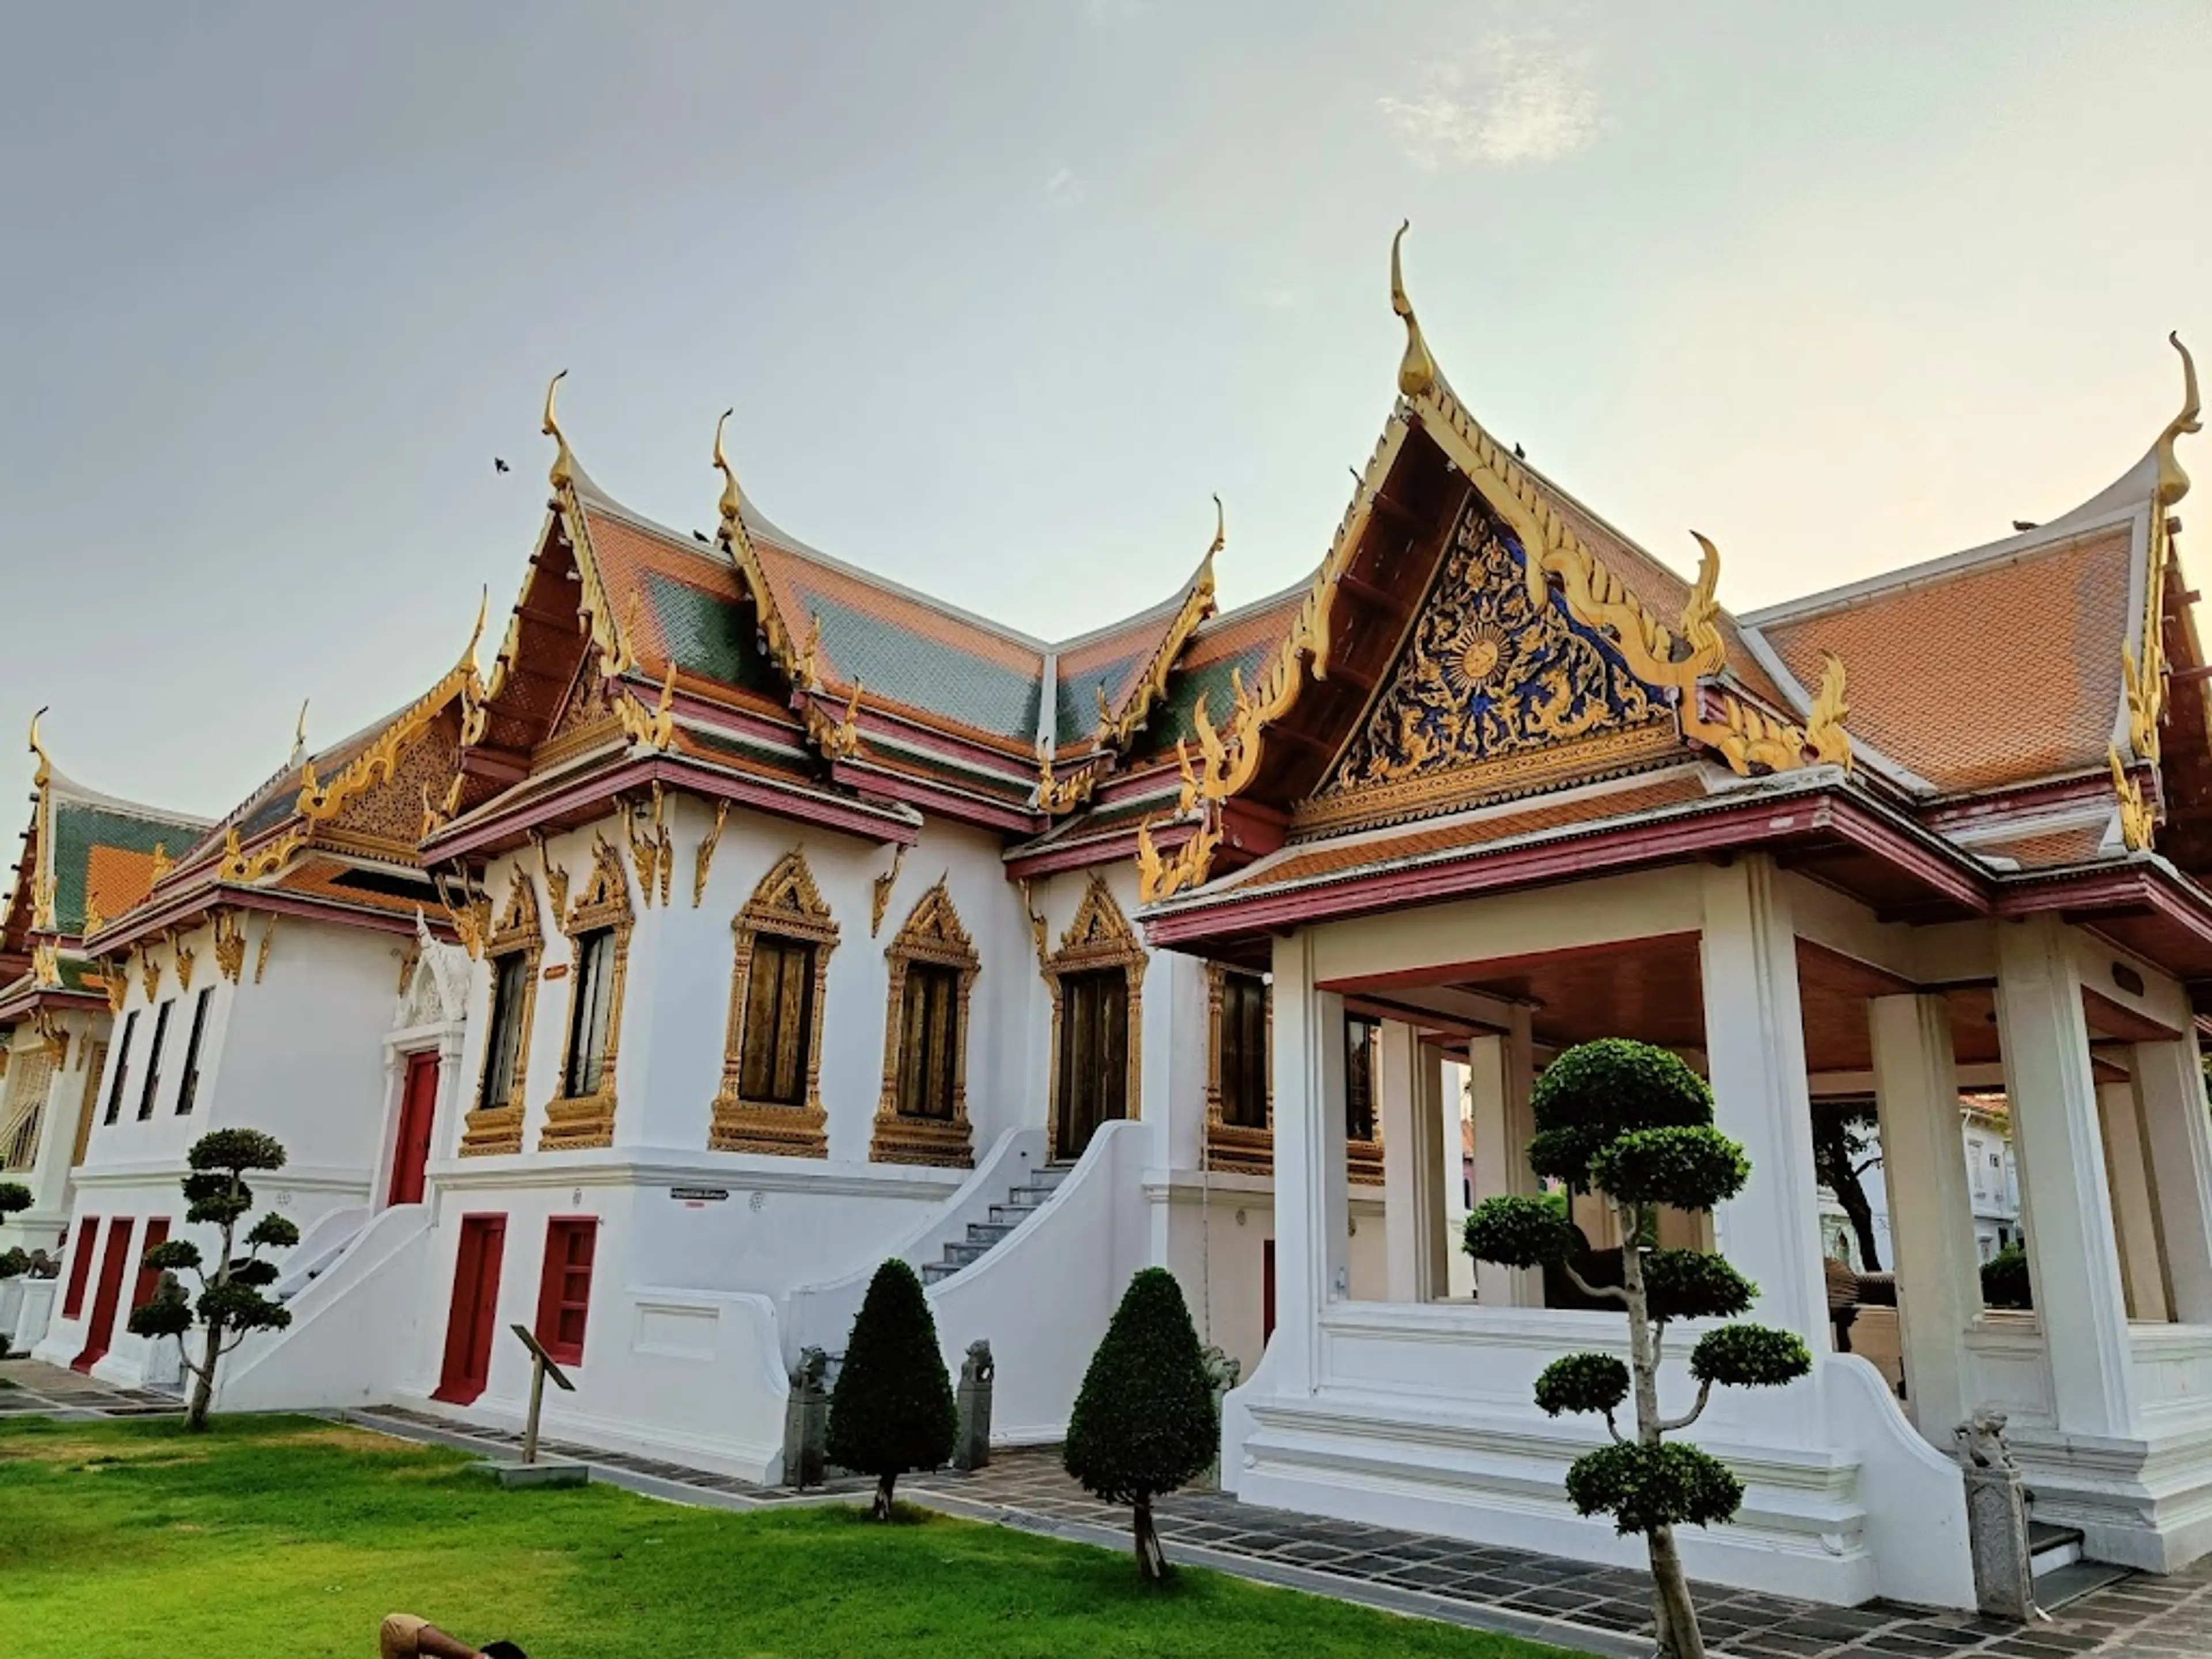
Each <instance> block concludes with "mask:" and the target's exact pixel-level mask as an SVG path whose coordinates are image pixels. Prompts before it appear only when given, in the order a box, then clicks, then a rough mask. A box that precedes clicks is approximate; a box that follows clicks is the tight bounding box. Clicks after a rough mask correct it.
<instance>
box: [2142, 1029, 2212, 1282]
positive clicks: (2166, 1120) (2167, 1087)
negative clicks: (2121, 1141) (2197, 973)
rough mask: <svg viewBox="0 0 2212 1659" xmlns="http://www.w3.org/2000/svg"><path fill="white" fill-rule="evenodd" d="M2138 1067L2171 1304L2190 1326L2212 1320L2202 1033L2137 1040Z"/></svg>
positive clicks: (2211, 1203)
mask: <svg viewBox="0 0 2212 1659" xmlns="http://www.w3.org/2000/svg"><path fill="white" fill-rule="evenodd" d="M2135 1073H2136V1089H2137V1090H2138V1091H2140V1092H2141V1096H2142V1133H2143V1149H2144V1151H2145V1152H2146V1153H2147V1154H2148V1158H2149V1160H2150V1170H2151V1182H2152V1185H2153V1188H2154V1190H2155V1191H2156V1193H2157V1194H2158V1222H2159V1230H2160V1239H2161V1241H2162V1242H2163V1243H2164V1245H2165V1247H2166V1249H2165V1255H2166V1289H2167V1292H2168V1295H2169V1297H2170V1304H2169V1305H2170V1307H2171V1310H2172V1316H2173V1317H2174V1318H2175V1319H2177V1320H2179V1321H2180V1322H2182V1323H2183V1324H2185V1325H2212V1120H2208V1118H2207V1115H2206V1110H2205V1101H2204V1067H2203V1055H2202V1054H2200V1053H2199V1051H2198V1048H2197V1035H2196V1033H2195V1032H2193V1031H2191V1032H2188V1033H2185V1035H2184V1036H2182V1038H2181V1040H2180V1041H2179V1042H2139V1043H2137V1044H2136V1051H2135Z"/></svg>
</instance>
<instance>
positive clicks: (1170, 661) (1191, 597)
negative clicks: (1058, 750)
mask: <svg viewBox="0 0 2212 1659" xmlns="http://www.w3.org/2000/svg"><path fill="white" fill-rule="evenodd" d="M1228 540H1229V532H1228V520H1227V515H1226V514H1225V513H1224V511H1223V509H1222V506H1221V497H1220V496H1218V495H1216V496H1215V497H1214V498H1213V541H1212V544H1211V545H1210V546H1208V547H1207V548H1206V556H1205V557H1204V558H1203V559H1201V560H1200V561H1199V565H1198V574H1196V575H1194V576H1193V577H1192V578H1191V582H1190V588H1189V591H1188V592H1187V593H1186V594H1185V595H1184V596H1183V602H1182V609H1181V610H1179V611H1176V615H1175V620H1174V621H1172V622H1170V623H1169V624H1168V628H1167V632H1166V633H1164V634H1163V635H1161V636H1160V642H1159V644H1158V646H1157V647H1155V648H1154V649H1153V652H1152V659H1151V660H1150V661H1149V662H1147V663H1146V665H1145V671H1144V672H1143V673H1142V674H1140V675H1139V676H1138V678H1137V683H1136V684H1135V685H1134V686H1133V687H1131V688H1130V690H1129V694H1128V695H1127V696H1126V697H1124V698H1123V699H1122V700H1121V707H1120V708H1114V707H1113V706H1112V705H1111V704H1109V702H1107V701H1106V688H1105V687H1104V686H1103V685H1101V686H1099V687H1097V699H1098V730H1097V743H1098V745H1099V747H1101V748H1102V749H1103V748H1109V747H1110V748H1120V747H1121V745H1122V744H1126V743H1127V742H1128V741H1129V739H1130V738H1132V737H1133V736H1135V735H1136V732H1137V731H1138V729H1139V727H1140V726H1143V725H1144V723H1145V721H1146V718H1147V717H1148V716H1149V715H1150V714H1152V705H1153V704H1154V703H1156V702H1158V701H1159V700H1160V699H1161V698H1162V697H1164V696H1167V694H1168V677H1169V676H1170V674H1171V673H1173V672H1174V671H1175V665H1176V661H1177V659H1180V658H1181V657H1182V648H1183V647H1184V646H1185V645H1187V644H1188V642H1189V641H1190V636H1191V635H1193V634H1194V633H1195V632H1196V631H1197V630H1198V625H1199V624H1200V623H1202V622H1204V621H1205V620H1206V618H1207V617H1211V616H1212V614H1213V612H1214V609H1215V600H1214V586H1213V561H1214V558H1215V556H1217V555H1218V554H1219V552H1220V551H1221V550H1222V549H1223V548H1224V547H1225V546H1226V545H1227V544H1228Z"/></svg>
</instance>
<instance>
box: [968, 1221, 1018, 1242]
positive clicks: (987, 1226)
mask: <svg viewBox="0 0 2212 1659" xmlns="http://www.w3.org/2000/svg"><path fill="white" fill-rule="evenodd" d="M1019 1225H1021V1224H1020V1223H1019V1222H1018V1221H971V1222H969V1224H968V1242H969V1243H970V1244H981V1245H982V1246H983V1247H984V1248H985V1249H989V1248H990V1247H991V1246H992V1245H994V1244H995V1243H998V1242H999V1241H1000V1239H1002V1238H1004V1237H1006V1235H1007V1234H1008V1233H1010V1232H1012V1231H1013V1230H1014V1229H1015V1228H1016V1227H1018V1226H1019Z"/></svg>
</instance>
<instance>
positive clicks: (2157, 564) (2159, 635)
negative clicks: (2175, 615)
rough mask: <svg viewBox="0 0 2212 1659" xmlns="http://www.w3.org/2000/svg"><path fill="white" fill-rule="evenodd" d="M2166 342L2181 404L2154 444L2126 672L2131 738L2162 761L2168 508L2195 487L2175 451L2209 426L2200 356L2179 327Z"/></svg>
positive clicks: (2143, 754) (2141, 752) (2141, 753)
mask: <svg viewBox="0 0 2212 1659" xmlns="http://www.w3.org/2000/svg"><path fill="white" fill-rule="evenodd" d="M2166 342H2167V343H2168V344H2170V345H2172V348H2173V349H2174V350H2175V351H2177V352H2179V354H2180V356H2181V409H2180V410H2179V413H2177V414H2176V415H2175V416H2174V417H2173V418H2172V420H2171V421H2168V422H2166V427H2165V429H2164V430H2162V431H2161V432H2160V434H2159V435H2158V441H2157V442H2156V443H2155V444H2154V445H2153V446H2152V447H2153V451H2154V454H2155V456H2156V465H2157V469H2158V478H2157V483H2155V484H2154V487H2153V489H2152V492H2151V507H2150V556H2149V570H2148V575H2149V580H2148V581H2147V582H2146V583H2145V584H2144V592H2143V615H2142V654H2141V656H2140V657H2139V658H2138V657H2137V656H2136V654H2135V653H2132V652H2130V653H2126V654H2125V655H2124V656H2123V658H2122V659H2121V661H2122V666H2123V670H2124V673H2125V675H2126V690H2127V706H2128V742H2129V745H2130V747H2131V748H2132V749H2133V750H2135V752H2136V755H2137V756H2138V757H2140V758H2142V759H2143V760H2147V761H2149V762H2151V763H2153V764H2156V763H2157V761H2158V757H2159V736H2158V729H2159V724H2160V720H2162V719H2163V718H2164V716H2165V714H2166V566H2167V564H2168V563H2170V562H2172V531H2171V527H2170V526H2169V524H2168V520H2167V517H2166V514H2167V511H2168V509H2169V508H2171V507H2172V506H2173V505H2174V504H2175V503H2176V502H2178V501H2180V500H2181V498H2182V497H2183V496H2185V495H2187V494H2188V493H2189V474H2188V473H2186V472H2185V471H2182V467H2181V461H2180V459H2179V457H2178V456H2177V455H2176V454H2175V453H2174V444H2175V441H2176V440H2178V439H2179V438H2181V437H2183V436H2185V435H2187V434H2190V433H2193V432H2201V431H2203V429H2204V423H2203V420H2202V419H2201V418H2200V416H2202V415H2203V404H2202V401H2201V400H2200V399H2199V398H2198V396H2197V361H2196V359H2195V358H2193V357H2191V356H2190V355H2189V348H2188V347H2187V346H2185V345H2184V344H2182V343H2181V336H2180V334H2179V333H2178V332H2175V333H2170V334H2168V335H2167V336H2166Z"/></svg>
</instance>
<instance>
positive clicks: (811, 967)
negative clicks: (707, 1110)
mask: <svg viewBox="0 0 2212 1659" xmlns="http://www.w3.org/2000/svg"><path fill="white" fill-rule="evenodd" d="M730 932H731V934H732V939H733V940H734V947H733V956H732V963H731V968H730V1012H729V1023H728V1027H727V1030H726V1035H725V1037H724V1041H723V1048H722V1086H721V1088H720V1090H718V1091H716V1093H715V1096H714V1117H713V1121H712V1123H711V1125H710V1127H708V1132H707V1144H708V1146H710V1147H713V1148H714V1149H715V1150H717V1151H720V1152H768V1153H772V1154H776V1155H780V1156H782V1157H787V1158H825V1157H827V1156H828V1155H829V1133H828V1126H829V1114H828V1113H827V1112H825V1111H823V1109H822V1010H823V1002H824V1000H825V999H826V996H827V994H828V990H829V953H830V952H831V951H834V950H835V949H836V946H837V924H836V921H834V920H833V919H832V918H831V916H830V915H829V906H828V905H827V904H826V903H824V902H823V898H822V892H821V890H820V889H819V888H817V886H816V885H815V884H814V875H813V872H811V871H810V870H809V869H808V868H807V867H806V859H805V854H801V853H800V852H799V851H798V850H797V849H796V848H794V849H793V851H791V852H788V853H787V854H784V855H783V857H782V858H781V859H779V860H777V861H776V865H775V868H774V869H772V870H770V871H769V872H768V874H767V875H766V876H764V877H763V878H762V879H761V884H760V885H759V886H757V887H756V888H755V889H754V890H753V896H751V897H750V899H748V900H746V901H745V903H744V908H742V909H740V910H739V911H738V914H737V915H736V917H735V918H734V919H733V920H732V921H731V923H730Z"/></svg>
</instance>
